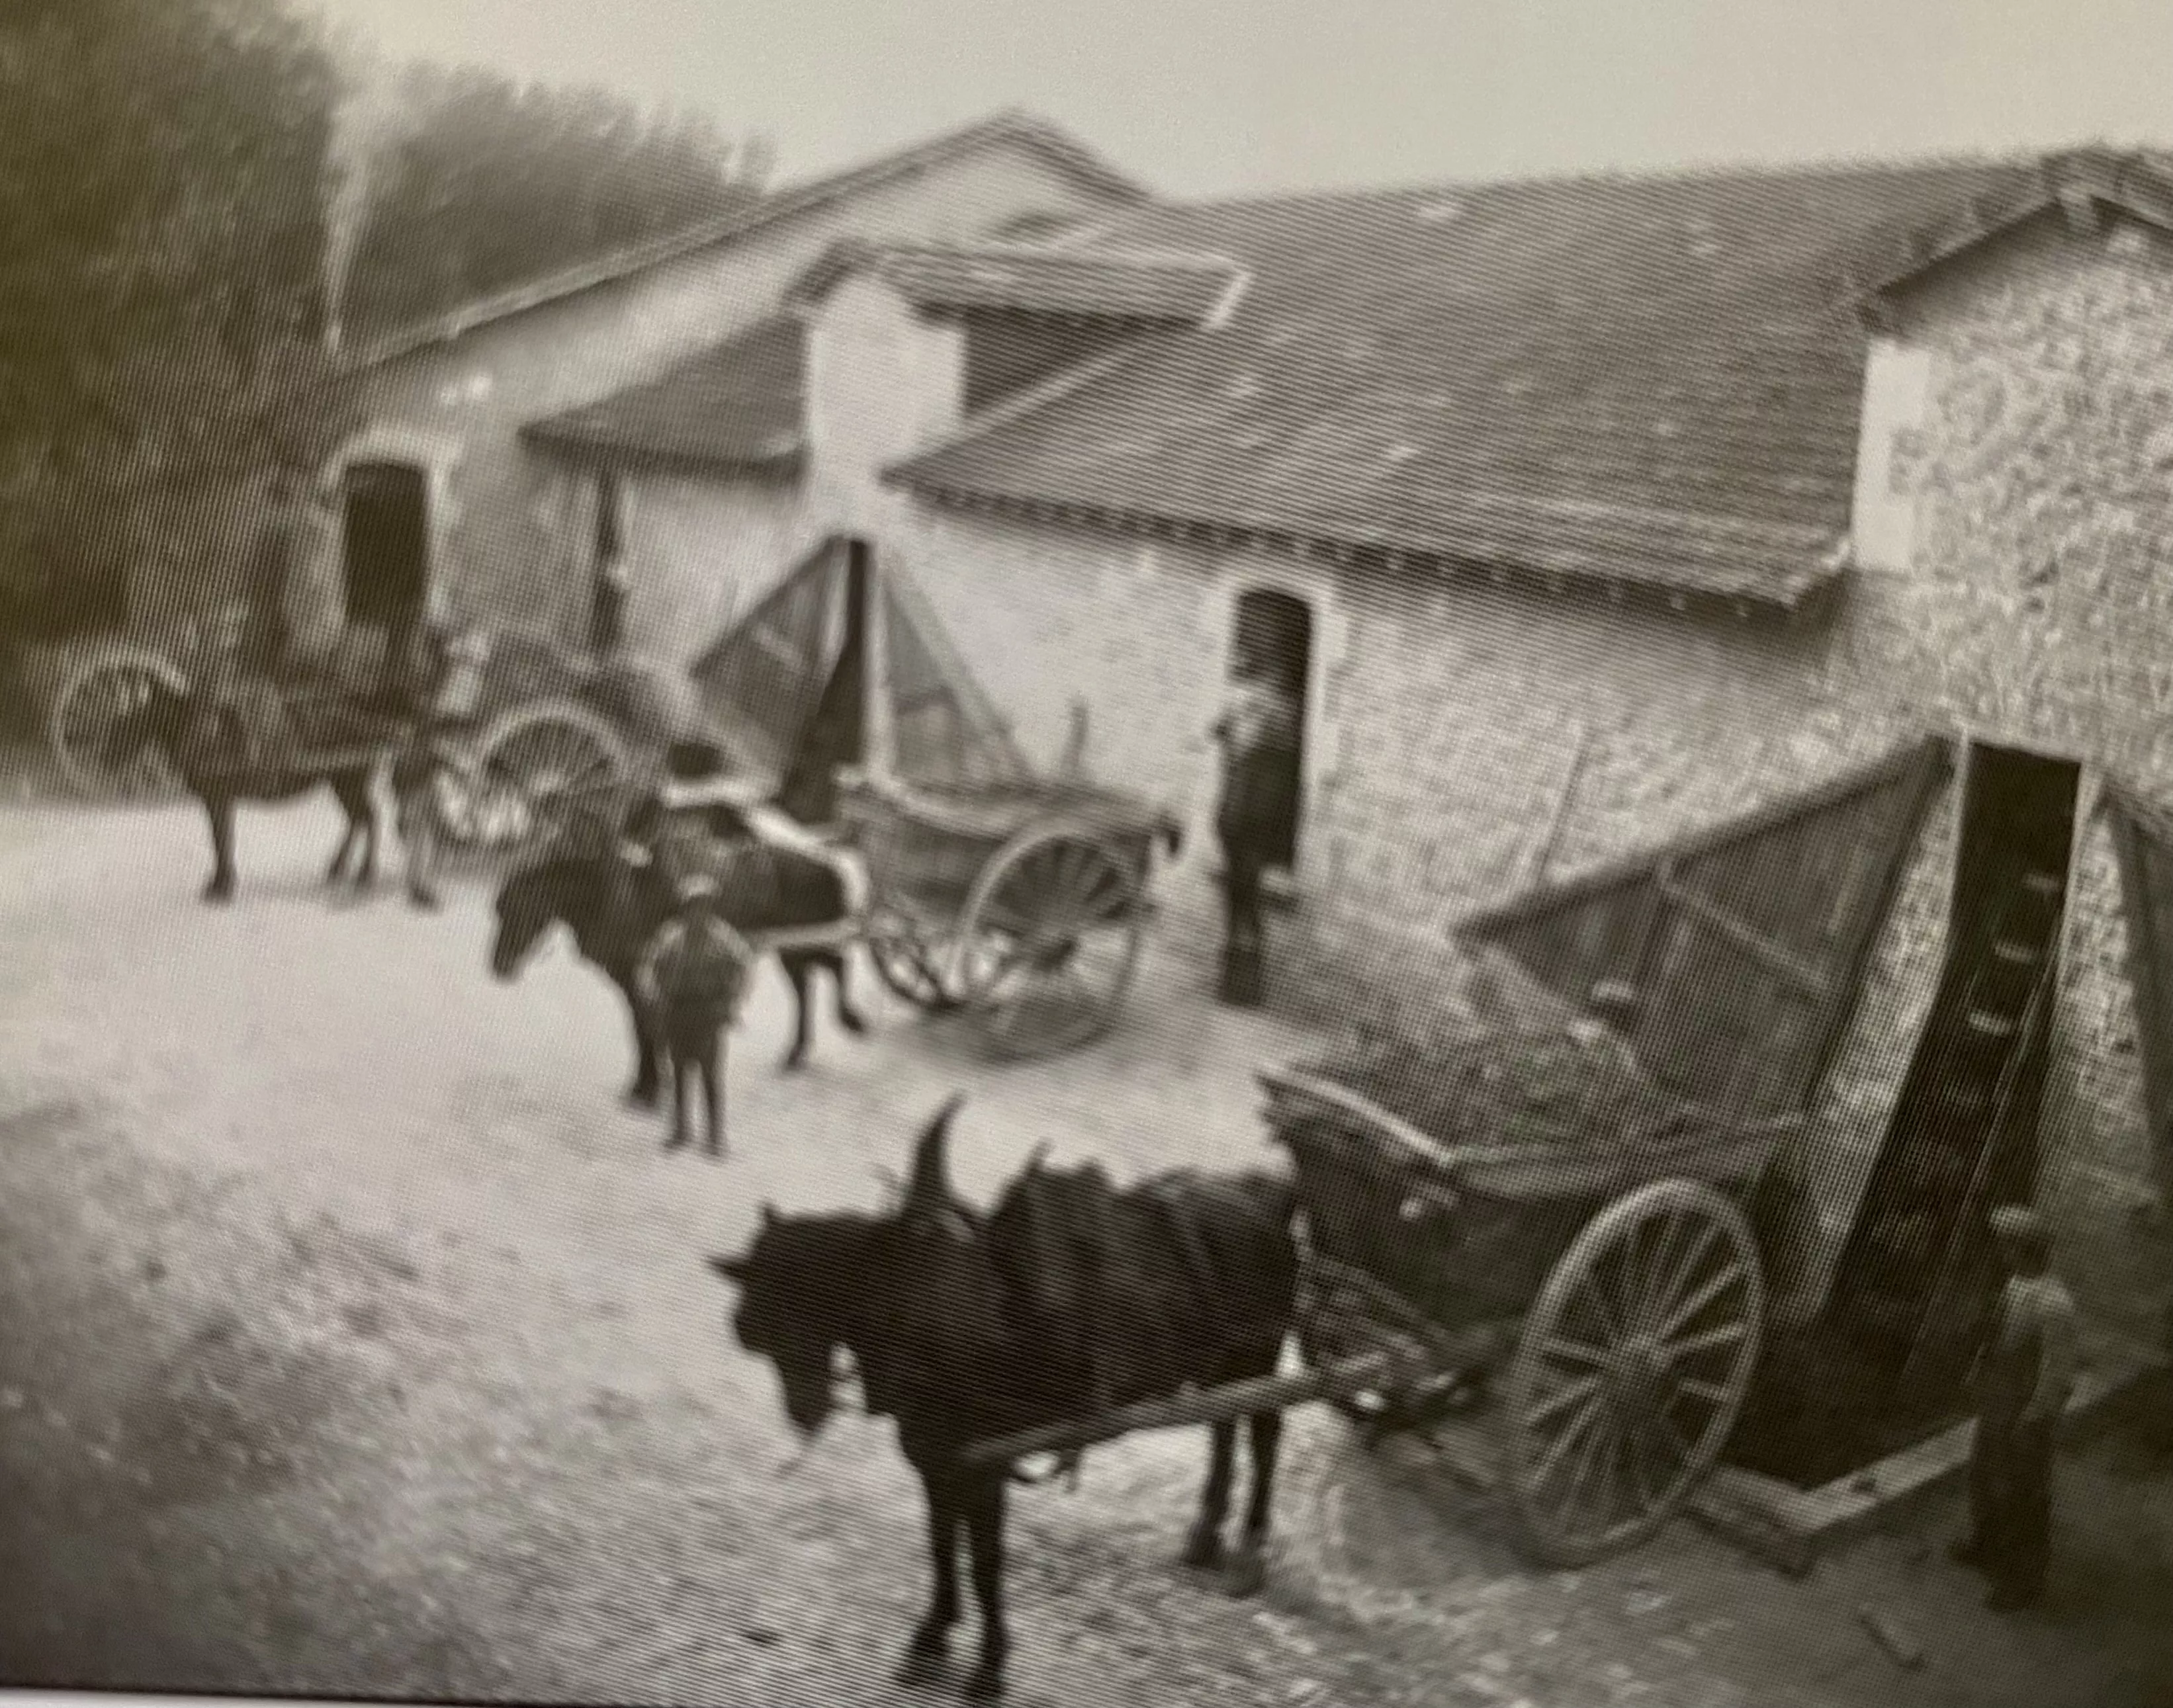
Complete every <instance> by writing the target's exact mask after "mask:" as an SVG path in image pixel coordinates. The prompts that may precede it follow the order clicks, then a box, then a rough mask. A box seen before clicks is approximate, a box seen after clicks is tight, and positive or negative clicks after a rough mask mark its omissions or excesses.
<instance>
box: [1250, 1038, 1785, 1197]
mask: <svg viewBox="0 0 2173 1708" xmlns="http://www.w3.org/2000/svg"><path fill="white" fill-rule="evenodd" d="M1254 1077H1255V1078H1256V1079H1257V1080H1258V1081H1259V1084H1260V1085H1261V1086H1262V1087H1263V1088H1264V1090H1265V1091H1267V1093H1268V1096H1269V1100H1270V1125H1271V1126H1272V1127H1275V1128H1281V1127H1283V1126H1286V1125H1287V1124H1290V1123H1291V1122H1292V1121H1293V1120H1294V1119H1295V1120H1302V1119H1303V1118H1306V1117H1307V1116H1308V1115H1311V1116H1314V1117H1316V1118H1318V1117H1325V1118H1328V1119H1329V1120H1330V1121H1331V1122H1334V1123H1337V1124H1340V1125H1342V1126H1345V1127H1346V1128H1350V1127H1355V1128H1356V1129H1357V1130H1358V1131H1360V1132H1361V1133H1364V1134H1369V1135H1371V1136H1373V1137H1375V1138H1378V1139H1379V1140H1382V1141H1383V1142H1385V1144H1386V1145H1388V1146H1389V1147H1390V1148H1391V1149H1392V1150H1394V1152H1395V1153H1397V1154H1399V1155H1400V1156H1402V1157H1403V1158H1405V1160H1407V1161H1410V1162H1413V1163H1415V1164H1416V1165H1418V1166H1419V1167H1420V1168H1421V1171H1422V1172H1428V1173H1432V1174H1436V1175H1438V1176H1440V1177H1442V1178H1443V1180H1444V1181H1445V1182H1452V1183H1456V1184H1458V1185H1461V1186H1464V1187H1468V1188H1471V1189H1475V1190H1479V1191H1485V1192H1488V1193H1491V1194H1492V1195H1496V1196H1501V1197H1507V1198H1515V1197H1521V1196H1559V1195H1571V1194H1584V1193H1600V1194H1606V1195H1611V1194H1612V1193H1614V1192H1615V1191H1619V1190H1623V1189H1626V1186H1627V1185H1629V1184H1635V1183H1642V1182H1644V1181H1649V1180H1656V1179H1665V1178H1669V1177H1674V1176H1681V1177H1685V1178H1689V1179H1694V1180H1702V1181H1707V1182H1712V1183H1744V1182H1750V1181H1753V1180H1755V1179H1756V1178H1757V1177H1759V1176H1760V1175H1762V1174H1763V1173H1764V1172H1765V1171H1766V1166H1767V1165H1768V1163H1770V1162H1771V1160H1772V1157H1773V1155H1774V1153H1775V1151H1776V1150H1778V1149H1779V1147H1780V1146H1781V1145H1782V1144H1783V1143H1785V1142H1787V1141H1788V1140H1792V1139H1794V1138H1796V1137H1797V1136H1798V1135H1799V1134H1802V1133H1803V1132H1804V1129H1805V1128H1806V1126H1807V1124H1808V1121H1809V1118H1808V1116H1806V1115H1805V1114H1804V1113H1803V1112H1801V1111H1793V1110H1792V1111H1788V1112H1785V1113H1781V1114H1777V1115H1770V1116H1765V1117H1761V1118H1757V1119H1755V1120H1748V1121H1741V1120H1733V1119H1730V1118H1727V1117H1725V1116H1723V1115H1721V1114H1718V1113H1714V1112H1711V1111H1703V1110H1700V1111H1693V1112H1690V1113H1695V1114H1696V1116H1697V1117H1698V1118H1699V1119H1700V1125H1699V1127H1698V1129H1697V1130H1696V1131H1693V1132H1691V1133H1689V1134H1683V1135H1680V1136H1676V1137H1672V1138H1658V1137H1655V1136H1653V1135H1652V1134H1638V1133H1634V1132H1633V1133H1626V1134H1620V1135H1618V1136H1617V1138H1616V1139H1615V1141H1614V1142H1613V1143H1611V1144H1610V1145H1607V1146H1606V1147H1605V1148H1604V1149H1601V1148H1599V1147H1598V1146H1593V1147H1592V1148H1590V1149H1586V1150H1579V1149H1577V1148H1573V1147H1571V1146H1568V1145H1550V1144H1522V1145H1517V1144H1510V1145H1448V1144H1444V1143H1443V1142H1442V1141H1441V1140H1438V1139H1436V1138H1435V1137H1434V1136H1433V1135H1432V1134H1429V1133H1427V1132H1426V1131H1425V1130H1423V1129H1421V1128H1420V1127H1418V1126H1416V1125H1415V1124H1414V1123H1411V1122H1410V1121H1408V1120H1406V1119H1405V1118H1403V1117H1402V1116H1400V1115H1399V1114H1397V1113H1395V1112H1394V1111H1393V1110H1390V1109H1387V1108H1383V1107H1382V1106H1381V1105H1380V1104H1379V1103H1378V1102H1375V1101H1374V1100H1373V1099H1372V1098H1371V1097H1369V1096H1366V1095H1365V1093H1363V1092H1362V1091H1355V1090H1353V1089H1351V1087H1350V1086H1342V1085H1338V1084H1337V1083H1335V1081H1334V1080H1329V1079H1327V1078H1324V1077H1323V1076H1321V1075H1318V1074H1312V1073H1308V1072H1306V1071H1305V1070H1302V1069H1297V1068H1289V1067H1264V1068H1261V1069H1259V1070H1256V1072H1255V1075H1254Z"/></svg>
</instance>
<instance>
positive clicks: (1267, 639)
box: [1230, 588, 1313, 872]
mask: <svg viewBox="0 0 2173 1708" xmlns="http://www.w3.org/2000/svg"><path fill="white" fill-rule="evenodd" d="M1230 676H1231V680H1232V681H1233V682H1236V681H1243V680H1249V679H1254V678H1259V677H1264V678H1265V679H1266V680H1268V681H1270V682H1273V683H1274V684H1275V686H1276V687H1278V688H1279V689H1281V691H1282V692H1283V693H1284V695H1285V696H1286V697H1287V698H1288V699H1289V700H1290V702H1291V704H1292V705H1293V706H1295V707H1296V708H1297V714H1298V715H1297V719H1296V720H1295V735H1296V739H1295V740H1294V741H1291V744H1290V747H1289V751H1288V752H1287V753H1285V754H1281V755H1279V756H1278V758H1277V762H1278V763H1279V764H1281V765H1284V766H1286V767H1287V774H1286V776H1285V777H1284V778H1283V779H1281V783H1282V786H1281V787H1280V788H1278V789H1275V791H1274V794H1275V798H1276V799H1278V800H1282V801H1286V802H1287V803H1288V806H1287V808H1286V810H1285V811H1283V812H1282V814H1281V819H1282V822H1281V823H1280V824H1279V825H1278V826H1276V827H1275V831H1274V834H1273V835H1272V837H1271V838H1270V842H1269V844H1268V864H1269V865H1270V868H1271V869H1280V870H1283V871H1285V872H1288V871H1290V870H1292V869H1293V868H1295V867H1296V865H1297V846H1298V836H1299V832H1300V831H1301V829H1302V825H1301V823H1300V821H1301V820H1302V817H1303V816H1304V811H1305V799H1304V797H1305V790H1304V786H1303V779H1304V775H1305V739H1306V728H1305V705H1306V689H1307V687H1308V685H1309V683H1310V682H1311V681H1312V679H1313V611H1312V609H1311V607H1310V606H1308V605H1307V604H1306V602H1305V601H1303V600H1302V599H1300V598H1298V597H1297V595H1294V594H1289V593H1282V592H1277V591H1275V590H1269V589H1264V588H1263V589H1255V590H1253V591H1251V592H1249V593H1243V594H1240V595H1238V598H1237V625H1236V633H1235V634H1234V635H1233V637H1232V642H1231V648H1230Z"/></svg>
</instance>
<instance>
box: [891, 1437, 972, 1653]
mask: <svg viewBox="0 0 2173 1708" xmlns="http://www.w3.org/2000/svg"><path fill="white" fill-rule="evenodd" d="M920 1485H921V1487H922V1489H923V1490H925V1492H926V1494H927V1496H928V1562H929V1565H930V1566H931V1567H933V1568H934V1576H935V1590H934V1594H933V1596H932V1597H931V1598H930V1601H929V1603H928V1613H927V1616H926V1617H925V1618H924V1619H922V1620H921V1621H920V1624H919V1626H918V1627H916V1628H915V1630H914V1633H913V1641H911V1642H909V1643H908V1644H907V1645H906V1649H905V1664H904V1665H903V1666H902V1667H901V1668H898V1682H899V1683H900V1684H929V1683H931V1682H932V1681H933V1680H934V1679H935V1678H936V1675H937V1674H938V1673H940V1672H941V1670H942V1666H943V1657H944V1654H945V1652H946V1650H947V1649H948V1648H949V1646H950V1640H951V1627H952V1626H953V1625H955V1624H957V1623H958V1528H959V1525H960V1523H961V1522H962V1517H963V1515H962V1513H961V1512H960V1511H959V1509H958V1503H957V1499H956V1497H955V1495H954V1493H953V1490H952V1484H951V1482H950V1480H949V1479H947V1478H939V1477H936V1476H931V1475H930V1474H929V1473H927V1472H925V1471H923V1472H922V1473H921V1474H920Z"/></svg>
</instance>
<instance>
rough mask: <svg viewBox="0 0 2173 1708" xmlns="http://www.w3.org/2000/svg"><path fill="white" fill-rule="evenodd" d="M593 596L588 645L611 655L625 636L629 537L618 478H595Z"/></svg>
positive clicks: (612, 476) (610, 476)
mask: <svg viewBox="0 0 2173 1708" xmlns="http://www.w3.org/2000/svg"><path fill="white" fill-rule="evenodd" d="M592 573H593V575H594V589H595V590H594V594H593V597H592V601H591V603H590V615H589V644H590V646H591V647H593V648H594V649H596V651H598V652H612V651H614V650H616V649H617V647H618V645H619V644H620V642H621V641H623V639H624V638H625V632H626V595H627V574H626V536H625V532H624V525H623V520H622V517H621V515H620V498H619V487H618V477H617V475H615V474H612V473H609V472H608V471H607V472H605V473H602V474H600V475H598V476H597V477H596V546H595V560H594V564H593V569H592Z"/></svg>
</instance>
